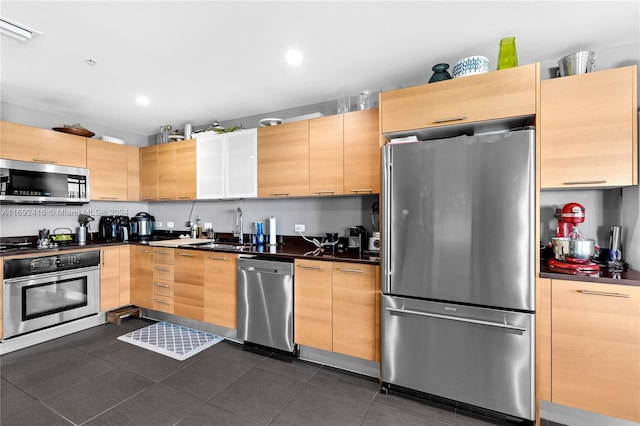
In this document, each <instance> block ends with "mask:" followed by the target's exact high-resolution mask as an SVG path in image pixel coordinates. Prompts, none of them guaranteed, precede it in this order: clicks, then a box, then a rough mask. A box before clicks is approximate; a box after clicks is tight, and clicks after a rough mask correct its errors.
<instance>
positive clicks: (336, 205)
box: [2, 46, 638, 267]
mask: <svg viewBox="0 0 640 426" xmlns="http://www.w3.org/2000/svg"><path fill="white" fill-rule="evenodd" d="M636 51H637V49H635V50H634V46H629V47H628V48H627V49H624V48H612V49H610V50H607V49H601V50H598V52H597V55H598V69H608V68H613V67H617V66H619V61H620V58H636V57H637V53H635V52H636ZM520 52H521V51H519V53H520ZM630 52H631V53H630ZM557 59H558V58H557V57H554V58H549V59H548V60H546V61H545V60H543V59H542V58H537V59H536V61H540V62H541V63H542V66H541V69H546V68H547V67H549V68H552V67H553V66H554V65H555V61H556V60H557ZM608 62H609V63H610V64H611V65H610V66H607V63H608ZM635 62H637V60H635ZM522 63H523V64H526V63H527V62H526V61H523V62H522ZM423 74H425V76H424V77H423V78H424V80H423V81H422V83H424V82H425V81H426V78H427V77H428V75H426V74H430V73H427V72H425V71H423ZM543 78H544V76H543ZM329 103H331V104H332V108H335V103H334V102H333V101H331V102H329ZM312 107H314V108H315V109H311V110H309V109H308V108H307V109H306V111H301V110H298V111H296V112H293V111H289V112H290V116H291V117H294V116H298V115H304V113H306V112H315V111H318V110H320V111H322V110H321V107H322V105H321V104H316V105H312ZM282 112H283V111H282V110H279V111H274V112H271V113H265V114H260V118H263V117H266V116H276V117H277V116H280V117H282V118H287V117H286V116H284V115H282V114H280V113H282ZM28 113H29V111H28V110H25V108H24V107H20V106H17V105H10V104H9V105H8V104H7V103H6V102H4V103H3V120H7V121H15V122H26V123H28V124H30V125H33V126H36V127H41V128H50V127H53V126H56V125H60V123H61V122H69V123H71V121H69V120H72V119H71V118H67V119H66V120H64V118H65V117H62V118H61V117H52V116H50V117H48V118H47V117H46V115H45V116H39V117H40V118H38V116H36V115H35V114H33V113H32V114H30V115H26V117H27V118H25V114H28ZM326 115H328V114H326ZM21 116H22V117H21ZM54 118H55V120H53V119H54ZM39 120H43V121H47V120H49V121H55V122H51V123H47V124H44V123H43V124H42V125H40V124H38V121H39ZM61 120H62V121H61ZM230 121H232V122H230V123H228V124H227V123H224V122H222V125H224V126H232V125H234V124H235V123H236V122H237V121H244V119H240V120H230ZM247 122H249V121H247ZM85 125H87V127H90V128H91V129H92V130H98V129H99V127H94V126H88V124H87V123H85ZM114 131H115V129H114ZM114 131H106V130H105V131H104V133H106V134H116V135H117V136H119V135H120V134H118V133H114ZM153 136H155V135H152V137H153ZM127 140H128V139H127ZM144 145H145V143H144V142H143V143H141V144H140V145H139V146H144ZM372 198H375V197H372ZM372 198H369V197H367V196H364V197H361V196H356V197H345V198H327V199H322V200H316V199H295V200H294V199H292V200H272V201H270V200H248V199H245V200H241V201H240V200H234V201H221V202H196V203H195V204H194V205H192V204H193V203H190V202H172V203H163V204H153V203H144V202H121V203H120V202H119V203H117V205H115V206H114V204H116V203H109V202H104V201H93V202H91V203H90V204H89V205H88V208H90V209H95V211H94V212H91V213H95V212H97V211H98V210H100V211H103V210H104V211H105V212H110V209H115V210H113V211H114V213H113V214H116V210H121V211H126V212H127V213H128V216H133V215H135V214H136V213H138V212H140V211H151V212H152V213H153V214H154V215H155V216H156V220H157V221H159V222H162V223H163V227H164V225H166V224H167V223H168V222H174V223H175V224H180V225H181V224H182V223H184V222H185V221H187V220H195V218H196V217H199V218H200V219H202V221H203V222H204V223H207V222H211V223H212V224H213V227H214V229H218V230H220V231H226V232H230V231H231V230H232V228H233V226H234V220H235V216H234V211H235V210H236V208H237V207H238V206H241V207H242V209H243V212H244V214H245V220H246V223H250V222H254V221H257V220H259V219H260V220H265V219H267V218H268V217H270V216H271V215H273V216H275V217H277V218H278V225H279V227H280V228H281V229H285V230H286V229H291V230H293V227H294V225H295V224H298V223H305V224H306V233H307V234H309V235H323V234H324V233H325V232H339V233H340V234H344V232H345V229H347V227H349V226H351V225H353V224H364V225H368V223H370V222H371V220H370V217H369V216H370V211H369V209H370V207H371V205H372V203H373V201H374V200H373V199H372ZM634 200H635V204H637V186H632V187H628V188H624V189H622V190H620V189H612V190H601V189H592V190H580V191H570V192H567V191H550V192H543V194H542V196H541V201H540V204H541V206H542V207H543V208H545V207H546V208H547V210H550V209H555V208H556V207H558V206H561V205H563V204H564V203H566V202H567V201H577V202H580V203H582V204H584V205H585V206H586V207H587V219H586V220H585V223H584V224H582V225H581V230H582V232H583V233H584V234H585V235H589V236H596V235H597V237H598V242H599V243H600V244H601V245H605V246H606V241H607V240H606V239H607V237H608V234H607V233H608V229H609V227H610V226H611V225H616V224H621V223H622V224H623V225H624V227H625V234H626V235H625V237H624V240H625V244H626V245H625V247H627V248H626V250H627V261H628V262H629V264H630V265H631V266H632V267H635V265H637V264H638V262H637V261H636V260H635V259H636V258H637V253H634V251H633V249H634V248H635V247H637V245H634V244H633V243H634V241H638V239H637V226H636V227H634V224H633V223H634V220H635V221H636V222H637V217H638V214H637V210H638V208H637V206H635V205H634ZM601 206H606V208H602V207H601ZM192 207H193V212H191V208H192ZM547 210H545V211H547ZM45 211H46V214H47V217H46V219H44V220H43V219H41V218H34V217H31V216H26V217H25V216H20V213H18V212H17V211H16V212H15V213H8V216H6V217H3V218H2V219H3V231H2V232H3V234H2V235H3V236H12V235H10V234H9V233H13V232H16V234H13V235H26V234H31V233H33V231H34V230H36V229H40V228H41V227H43V226H44V227H48V228H51V229H54V228H57V227H59V226H69V227H75V219H76V218H75V217H74V216H73V215H70V216H69V217H66V218H64V219H63V220H60V217H56V214H58V213H57V210H55V209H54V210H53V212H54V213H53V214H50V213H49V212H50V211H52V210H51V209H46V210H45ZM318 211H320V212H319V213H318ZM274 212H275V213H274ZM298 212H302V213H303V214H300V215H298V214H299V213H298ZM343 212H347V213H346V215H344V213H343ZM191 213H192V215H191ZM26 214H31V215H33V213H26ZM12 215H13V216H12ZM552 216H553V214H551V215H549V214H547V215H546V216H542V217H541V221H545V222H544V223H543V225H544V226H542V234H543V235H545V230H547V233H548V232H549V231H548V230H549V229H552V228H553V223H552V221H553V218H552ZM300 218H302V220H301V219H300ZM628 218H630V219H629V221H628ZM623 219H624V220H623ZM7 229H8V230H10V231H6V230H7ZM634 229H635V230H636V231H634ZM5 232H9V233H5ZM291 234H294V233H293V232H291Z"/></svg>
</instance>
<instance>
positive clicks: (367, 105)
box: [358, 90, 371, 111]
mask: <svg viewBox="0 0 640 426" xmlns="http://www.w3.org/2000/svg"><path fill="white" fill-rule="evenodd" d="M358 109H359V110H360V111H364V110H366V109H371V92H370V91H369V90H363V91H362V92H361V93H360V97H359V98H358Z"/></svg>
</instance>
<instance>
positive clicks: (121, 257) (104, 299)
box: [100, 245, 131, 312]
mask: <svg viewBox="0 0 640 426" xmlns="http://www.w3.org/2000/svg"><path fill="white" fill-rule="evenodd" d="M129 249H130V247H129V246H128V245H121V246H111V247H102V248H101V249H100V310H101V311H103V312H104V311H110V310H112V309H116V308H119V307H120V306H125V305H128V304H129V302H130V282H131V278H130V275H131V271H130V265H131V264H130V253H129Z"/></svg>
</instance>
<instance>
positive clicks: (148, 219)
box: [130, 212, 156, 241]
mask: <svg viewBox="0 0 640 426" xmlns="http://www.w3.org/2000/svg"><path fill="white" fill-rule="evenodd" d="M130 226H131V239H133V240H143V241H144V240H148V239H149V238H151V237H152V236H153V232H154V231H155V229H156V218H155V217H153V216H151V215H150V214H149V213H147V212H139V213H138V214H136V215H135V216H134V217H132V218H131V223H130Z"/></svg>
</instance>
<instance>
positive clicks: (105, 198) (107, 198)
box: [99, 197, 120, 200]
mask: <svg viewBox="0 0 640 426" xmlns="http://www.w3.org/2000/svg"><path fill="white" fill-rule="evenodd" d="M99 198H100V199H101V200H119V199H120V198H118V197H99Z"/></svg>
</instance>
